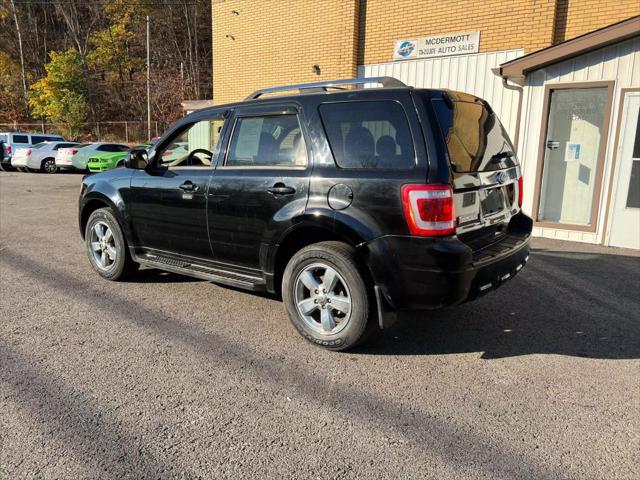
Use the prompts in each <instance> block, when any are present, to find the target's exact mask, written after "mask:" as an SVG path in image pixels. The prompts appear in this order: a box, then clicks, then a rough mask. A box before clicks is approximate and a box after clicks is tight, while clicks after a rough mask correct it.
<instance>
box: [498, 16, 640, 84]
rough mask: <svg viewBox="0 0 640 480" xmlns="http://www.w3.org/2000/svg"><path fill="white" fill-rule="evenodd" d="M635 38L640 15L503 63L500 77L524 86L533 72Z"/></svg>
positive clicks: (639, 23)
mask: <svg viewBox="0 0 640 480" xmlns="http://www.w3.org/2000/svg"><path fill="white" fill-rule="evenodd" d="M635 36H640V15H637V16H635V17H631V18H628V19H626V20H622V21H621V22H618V23H614V24H612V25H608V26H606V27H603V28H600V29H598V30H594V31H592V32H588V33H585V34H584V35H580V36H579V37H575V38H572V39H571V40H567V41H564V42H562V43H558V44H557V45H552V46H550V47H547V48H544V49H542V50H538V51H536V52H533V53H530V54H528V55H525V56H523V57H519V58H516V59H514V60H511V61H509V62H506V63H503V64H502V65H500V68H499V75H500V76H501V77H506V78H508V79H510V80H511V81H513V82H514V83H518V84H521V85H522V83H524V77H525V76H526V75H527V73H529V72H531V71H534V70H538V69H540V68H543V67H546V66H547V65H552V64H554V63H558V62H561V61H563V60H566V59H568V58H572V57H575V56H578V55H581V54H584V53H588V52H590V51H593V50H597V49H598V48H602V47H605V46H607V45H610V44H612V43H616V42H620V41H622V40H626V39H628V38H632V37H635Z"/></svg>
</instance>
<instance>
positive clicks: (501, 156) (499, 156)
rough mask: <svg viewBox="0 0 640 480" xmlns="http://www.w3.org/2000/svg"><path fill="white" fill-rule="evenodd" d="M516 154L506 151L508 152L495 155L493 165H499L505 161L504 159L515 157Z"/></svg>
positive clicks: (492, 158)
mask: <svg viewBox="0 0 640 480" xmlns="http://www.w3.org/2000/svg"><path fill="white" fill-rule="evenodd" d="M514 156H515V153H513V152H510V151H506V152H498V153H496V154H495V155H493V156H492V157H491V160H490V161H491V163H498V162H500V160H502V159H504V158H511V157H514Z"/></svg>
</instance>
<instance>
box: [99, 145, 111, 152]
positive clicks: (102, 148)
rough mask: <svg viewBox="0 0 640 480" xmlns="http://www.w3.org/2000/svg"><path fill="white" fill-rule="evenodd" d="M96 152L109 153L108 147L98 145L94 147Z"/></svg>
mask: <svg viewBox="0 0 640 480" xmlns="http://www.w3.org/2000/svg"><path fill="white" fill-rule="evenodd" d="M96 150H97V151H99V152H110V151H111V150H110V149H109V145H100V146H98V147H96Z"/></svg>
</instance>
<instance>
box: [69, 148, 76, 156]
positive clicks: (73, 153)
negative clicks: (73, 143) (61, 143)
mask: <svg viewBox="0 0 640 480" xmlns="http://www.w3.org/2000/svg"><path fill="white" fill-rule="evenodd" d="M69 153H70V154H71V155H75V154H76V153H78V150H76V149H75V148H74V149H73V150H71V151H70V152H69Z"/></svg>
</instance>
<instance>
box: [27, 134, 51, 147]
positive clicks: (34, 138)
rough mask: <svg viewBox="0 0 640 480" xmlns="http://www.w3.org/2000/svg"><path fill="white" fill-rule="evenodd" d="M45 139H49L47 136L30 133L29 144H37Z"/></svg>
mask: <svg viewBox="0 0 640 480" xmlns="http://www.w3.org/2000/svg"><path fill="white" fill-rule="evenodd" d="M47 140H49V137H45V136H44V135H31V145H38V144H39V143H42V142H46V141H47Z"/></svg>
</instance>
